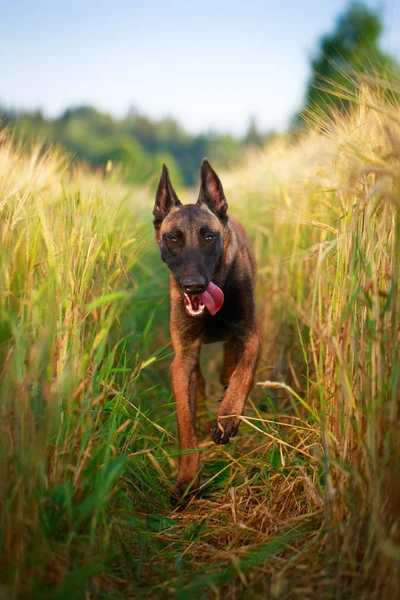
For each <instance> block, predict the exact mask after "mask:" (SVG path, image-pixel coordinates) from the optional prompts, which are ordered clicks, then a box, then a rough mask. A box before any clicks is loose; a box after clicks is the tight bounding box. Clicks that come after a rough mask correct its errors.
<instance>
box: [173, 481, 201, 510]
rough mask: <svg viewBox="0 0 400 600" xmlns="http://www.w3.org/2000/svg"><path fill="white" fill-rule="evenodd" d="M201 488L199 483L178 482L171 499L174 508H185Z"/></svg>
mask: <svg viewBox="0 0 400 600" xmlns="http://www.w3.org/2000/svg"><path fill="white" fill-rule="evenodd" d="M198 487H199V482H198V481H193V480H192V479H191V480H190V481H177V482H176V485H175V488H174V491H173V494H172V496H171V498H170V501H171V504H172V506H177V505H178V504H179V505H180V506H185V505H186V504H187V503H188V502H189V500H190V498H192V496H193V494H194V493H195V492H196V491H197V489H198Z"/></svg>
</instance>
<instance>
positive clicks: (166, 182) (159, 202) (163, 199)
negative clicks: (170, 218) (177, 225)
mask: <svg viewBox="0 0 400 600" xmlns="http://www.w3.org/2000/svg"><path fill="white" fill-rule="evenodd" d="M174 206H181V202H180V201H179V199H178V196H177V195H176V192H175V190H174V188H173V187H172V183H171V180H170V178H169V173H168V169H167V166H166V165H163V168H162V173H161V177H160V181H159V184H158V188H157V192H156V202H155V204H154V209H153V216H154V221H153V224H154V228H155V229H156V230H158V229H159V228H160V225H161V223H162V222H163V220H164V219H165V217H166V216H167V214H168V213H169V211H170V210H171V209H172V208H173V207H174Z"/></svg>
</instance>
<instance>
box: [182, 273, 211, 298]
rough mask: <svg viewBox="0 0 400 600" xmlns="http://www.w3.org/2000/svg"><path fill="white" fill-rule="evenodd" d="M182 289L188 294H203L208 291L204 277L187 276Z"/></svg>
mask: <svg viewBox="0 0 400 600" xmlns="http://www.w3.org/2000/svg"><path fill="white" fill-rule="evenodd" d="M182 287H183V289H184V290H185V292H186V293H187V294H202V293H203V292H204V290H205V289H206V280H205V278H204V277H203V276H202V275H186V277H184V278H183V280H182Z"/></svg>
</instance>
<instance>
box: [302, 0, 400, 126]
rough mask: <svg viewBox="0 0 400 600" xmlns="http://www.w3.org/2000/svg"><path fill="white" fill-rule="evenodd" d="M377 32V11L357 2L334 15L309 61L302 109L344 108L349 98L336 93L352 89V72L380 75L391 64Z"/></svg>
mask: <svg viewBox="0 0 400 600" xmlns="http://www.w3.org/2000/svg"><path fill="white" fill-rule="evenodd" d="M381 33H382V22H381V19H380V16H379V13H378V12H376V11H374V10H372V9H370V8H368V7H366V6H365V5H363V4H361V3H360V2H353V3H351V4H350V6H349V8H348V9H347V10H346V12H345V13H344V14H342V15H341V16H340V17H339V18H338V20H337V23H336V28H335V30H334V31H333V33H331V34H328V35H325V36H323V37H322V39H321V41H320V44H319V50H318V53H317V55H316V57H315V58H314V60H312V62H311V69H312V74H311V77H310V80H309V82H308V85H307V92H306V99H305V107H304V109H303V111H304V110H305V111H309V110H312V111H315V110H317V111H318V112H324V113H326V114H328V115H329V114H331V113H332V109H338V110H339V111H341V112H345V111H347V110H348V108H349V104H350V102H349V100H348V99H347V98H343V97H342V98H341V97H340V95H346V91H348V92H350V93H351V92H354V90H355V85H356V84H355V74H356V73H367V74H379V75H382V74H384V73H385V71H387V70H390V69H393V68H395V61H394V60H393V59H392V58H390V57H389V56H388V55H387V54H386V53H384V52H383V51H382V50H381V49H380V48H379V45H378V41H379V37H380V35H381ZM300 121H301V117H300V115H296V117H295V118H294V123H295V124H300Z"/></svg>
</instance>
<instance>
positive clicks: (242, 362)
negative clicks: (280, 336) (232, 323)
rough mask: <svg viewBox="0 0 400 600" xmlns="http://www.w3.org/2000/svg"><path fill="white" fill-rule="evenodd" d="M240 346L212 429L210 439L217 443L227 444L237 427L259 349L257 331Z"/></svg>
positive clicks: (252, 332) (259, 343)
mask: <svg viewBox="0 0 400 600" xmlns="http://www.w3.org/2000/svg"><path fill="white" fill-rule="evenodd" d="M240 346H241V347H240ZM240 346H239V356H238V361H237V364H236V367H235V369H234V371H233V373H232V375H231V378H230V381H229V385H228V388H227V390H226V392H225V395H224V397H223V399H222V402H221V404H220V406H219V409H218V414H217V420H216V422H215V424H214V427H213V430H212V439H213V440H214V442H216V443H217V444H227V443H228V442H229V439H230V438H232V437H234V436H235V435H236V433H237V430H238V428H239V425H240V419H238V416H239V415H242V414H243V412H244V407H245V403H246V400H247V396H248V395H249V393H250V390H251V387H252V385H253V380H254V373H255V370H256V366H257V361H258V357H259V354H260V349H261V342H260V338H259V336H258V334H257V332H256V331H254V330H253V331H251V333H249V334H248V335H247V336H246V338H245V340H244V341H243V342H242V343H241V344H240Z"/></svg>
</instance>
